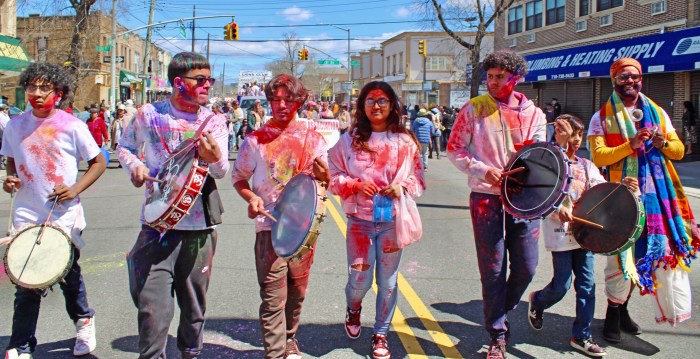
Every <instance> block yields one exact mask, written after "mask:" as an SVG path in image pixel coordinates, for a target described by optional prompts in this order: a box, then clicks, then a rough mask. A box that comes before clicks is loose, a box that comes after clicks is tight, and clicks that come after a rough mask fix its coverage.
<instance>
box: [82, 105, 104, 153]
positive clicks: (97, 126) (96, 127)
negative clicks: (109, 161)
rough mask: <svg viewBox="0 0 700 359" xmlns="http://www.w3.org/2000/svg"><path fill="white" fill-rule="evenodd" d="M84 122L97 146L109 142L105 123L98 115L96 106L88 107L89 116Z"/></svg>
mask: <svg viewBox="0 0 700 359" xmlns="http://www.w3.org/2000/svg"><path fill="white" fill-rule="evenodd" d="M85 124H87V126H88V129H89V130H90V134H91V135H92V138H94V139H95V143H97V147H100V148H102V145H103V144H105V143H109V133H108V132H107V124H106V123H105V120H104V119H103V118H102V117H100V114H99V112H98V110H97V108H91V109H90V118H88V120H87V122H86V123H85Z"/></svg>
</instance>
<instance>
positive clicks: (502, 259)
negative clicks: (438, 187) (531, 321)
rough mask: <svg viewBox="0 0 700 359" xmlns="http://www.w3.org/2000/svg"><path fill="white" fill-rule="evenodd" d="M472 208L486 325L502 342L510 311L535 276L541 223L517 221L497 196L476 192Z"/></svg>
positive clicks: (473, 195)
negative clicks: (506, 210)
mask: <svg viewBox="0 0 700 359" xmlns="http://www.w3.org/2000/svg"><path fill="white" fill-rule="evenodd" d="M469 206H470V207H469V208H471V216H472V226H473V227H474V240H475V242H476V256H477V259H478V261H479V272H480V274H481V295H482V298H483V302H484V326H485V327H486V331H488V332H489V334H490V335H491V338H492V339H497V338H501V339H502V338H504V337H505V333H506V331H507V330H508V328H507V326H506V323H505V322H506V319H507V318H506V316H507V314H508V311H510V310H513V309H515V307H516V306H517V305H518V302H519V301H520V298H521V297H522V295H523V293H525V289H527V286H528V284H530V281H532V278H533V277H534V276H535V269H536V268H537V258H538V252H537V250H538V247H537V241H538V239H539V236H540V221H539V220H536V221H532V222H523V221H516V220H515V219H514V218H513V216H511V215H510V214H508V213H506V212H505V211H504V210H503V203H502V202H501V197H500V196H497V195H493V194H485V193H477V192H472V193H471V195H470V197H469ZM509 260H510V274H509V275H508V276H507V277H506V272H507V270H508V262H509Z"/></svg>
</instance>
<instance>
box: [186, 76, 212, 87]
mask: <svg viewBox="0 0 700 359" xmlns="http://www.w3.org/2000/svg"><path fill="white" fill-rule="evenodd" d="M180 77H182V78H183V79H190V80H196V81H197V86H204V84H205V83H207V81H209V85H210V86H214V82H216V79H215V78H213V77H204V76H197V77H189V76H180Z"/></svg>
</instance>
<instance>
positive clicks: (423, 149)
mask: <svg viewBox="0 0 700 359" xmlns="http://www.w3.org/2000/svg"><path fill="white" fill-rule="evenodd" d="M429 147H430V143H428V142H421V143H420V154H421V156H422V158H423V168H428V148H429Z"/></svg>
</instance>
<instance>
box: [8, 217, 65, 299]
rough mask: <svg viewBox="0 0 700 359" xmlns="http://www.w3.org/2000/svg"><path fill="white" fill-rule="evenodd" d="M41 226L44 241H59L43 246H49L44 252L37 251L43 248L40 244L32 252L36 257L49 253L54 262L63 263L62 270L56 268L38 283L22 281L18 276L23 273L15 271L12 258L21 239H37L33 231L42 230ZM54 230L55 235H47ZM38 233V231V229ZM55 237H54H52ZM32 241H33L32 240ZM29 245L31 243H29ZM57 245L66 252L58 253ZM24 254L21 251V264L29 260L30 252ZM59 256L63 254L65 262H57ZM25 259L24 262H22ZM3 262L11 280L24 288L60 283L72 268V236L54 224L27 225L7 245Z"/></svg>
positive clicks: (43, 286)
mask: <svg viewBox="0 0 700 359" xmlns="http://www.w3.org/2000/svg"><path fill="white" fill-rule="evenodd" d="M41 227H44V230H45V232H44V235H43V236H42V243H47V241H52V240H54V241H57V242H54V243H52V246H51V248H49V247H43V248H47V249H46V250H45V251H44V252H40V251H36V249H37V248H38V249H42V247H41V245H38V246H39V247H35V248H34V251H33V252H31V254H32V255H33V257H34V258H37V257H42V256H43V257H46V256H47V255H51V257H52V259H51V262H52V263H53V264H58V265H62V266H63V267H62V269H61V270H56V271H55V272H54V273H53V274H49V275H48V276H46V278H47V279H46V280H44V281H43V282H37V283H27V282H23V281H21V279H20V278H18V276H21V275H22V274H21V273H19V274H18V273H15V272H14V271H13V270H12V267H14V265H13V264H11V263H10V258H11V257H12V258H14V257H15V255H14V253H17V250H18V249H17V248H18V247H19V241H20V240H22V241H25V240H30V241H31V240H36V238H37V236H36V235H32V234H31V232H32V231H34V230H36V229H39V230H41ZM50 232H53V234H54V235H53V236H52V235H51V234H49V235H47V233H50ZM37 233H38V231H37ZM52 238H54V239H52ZM30 243H31V242H30ZM27 245H29V244H27ZM56 245H58V246H59V247H60V248H59V249H60V250H63V251H64V253H58V252H57V251H56ZM22 254H24V253H19V254H18V255H19V256H20V259H18V260H20V265H21V264H23V263H24V262H27V261H28V260H29V259H25V258H28V255H29V254H28V253H26V254H27V255H26V256H23V255H22ZM57 256H62V257H63V259H65V260H64V261H63V262H64V263H63V264H61V263H56V261H58V260H60V259H59V258H55V257H57ZM22 260H24V262H22ZM3 264H4V266H5V273H7V276H8V278H9V279H10V281H11V282H12V283H13V284H15V285H17V286H20V287H22V288H25V289H46V288H49V287H51V286H52V285H54V284H56V283H58V282H59V281H61V280H62V279H63V278H65V276H66V275H67V274H68V271H69V270H70V268H71V266H72V264H73V244H72V243H71V240H70V237H69V236H68V234H66V232H65V231H63V230H62V229H61V228H59V227H56V226H52V225H44V224H41V225H32V226H29V227H26V228H24V229H22V230H21V231H19V232H18V233H17V234H15V235H14V236H13V238H12V241H10V243H9V244H8V245H7V248H6V249H5V254H4V256H3ZM54 267H58V266H57V265H54ZM42 269H45V267H43V266H42Z"/></svg>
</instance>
